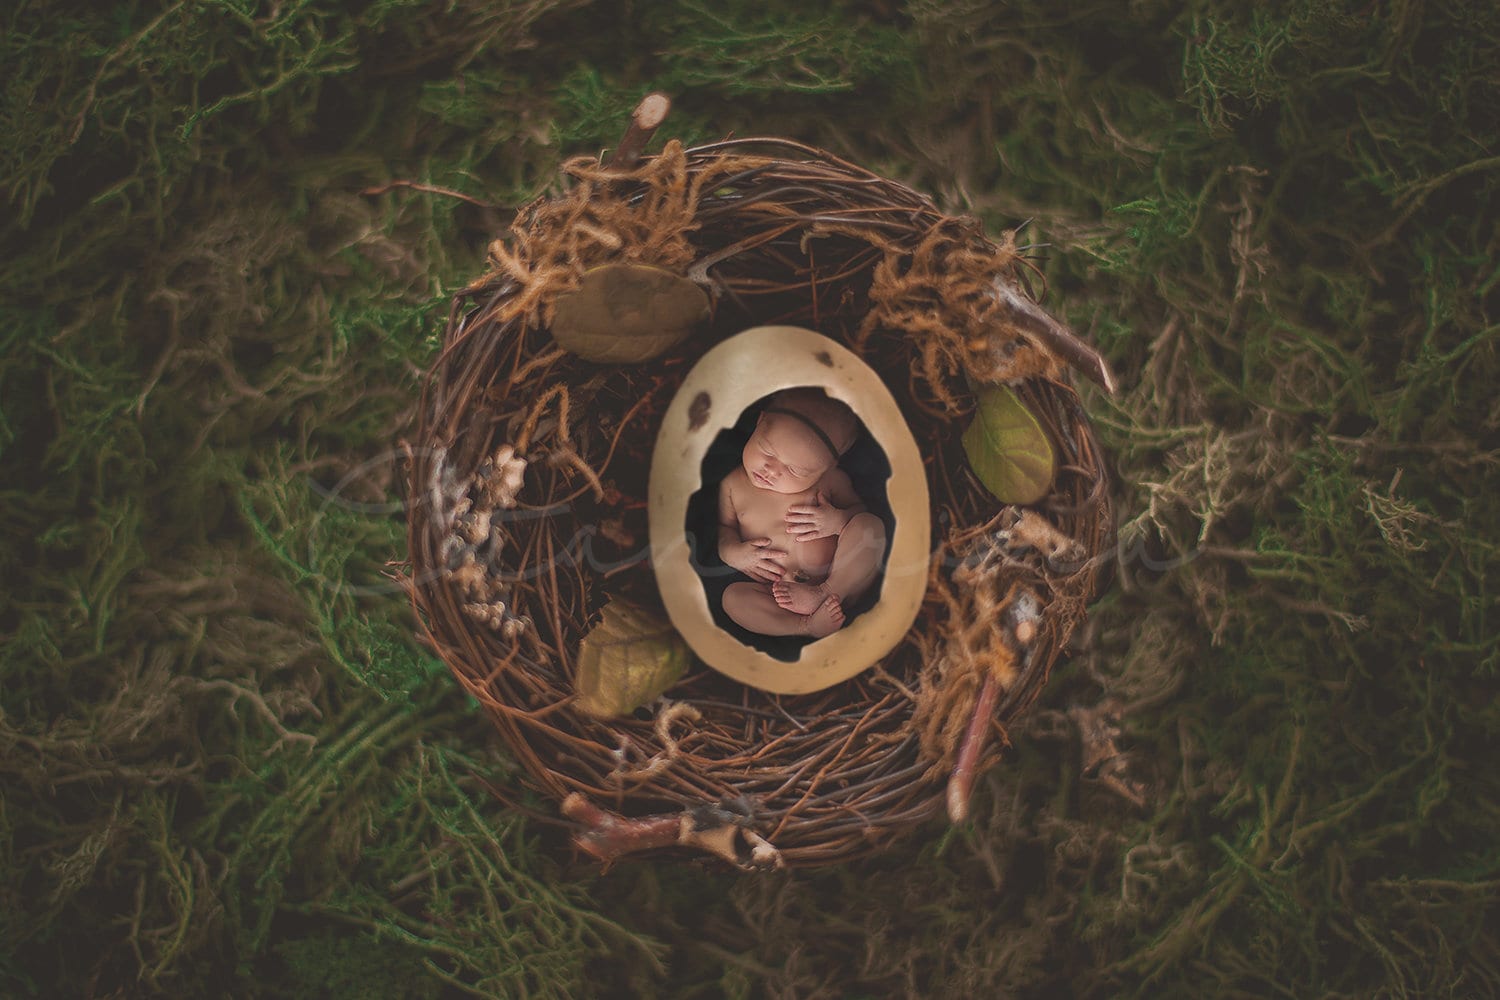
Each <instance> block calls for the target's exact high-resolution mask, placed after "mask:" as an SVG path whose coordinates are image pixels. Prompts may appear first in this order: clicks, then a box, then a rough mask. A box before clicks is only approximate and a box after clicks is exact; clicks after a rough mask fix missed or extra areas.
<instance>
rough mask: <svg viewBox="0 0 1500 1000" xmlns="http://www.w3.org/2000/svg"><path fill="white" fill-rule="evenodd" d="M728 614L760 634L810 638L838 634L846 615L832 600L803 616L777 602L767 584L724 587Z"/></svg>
mask: <svg viewBox="0 0 1500 1000" xmlns="http://www.w3.org/2000/svg"><path fill="white" fill-rule="evenodd" d="M724 613H725V614H727V615H728V616H729V617H730V619H731V620H733V621H734V622H735V623H736V624H738V625H740V626H742V627H744V628H747V629H749V630H750V631H751V632H755V633H756V634H758V635H810V636H814V637H818V638H821V637H822V636H825V635H831V634H832V633H834V632H837V631H838V630H839V629H840V628H841V627H843V624H844V612H843V609H842V608H841V607H840V606H839V603H838V601H837V600H836V599H833V598H829V599H828V601H826V602H824V603H823V604H822V605H820V606H819V607H818V608H816V609H815V610H814V611H813V612H812V613H811V614H805V615H799V614H797V613H796V612H793V611H787V610H785V609H784V608H782V607H780V606H779V605H778V604H777V603H776V598H775V597H773V596H772V595H771V588H770V586H769V585H768V584H764V583H745V582H743V581H741V582H740V583H731V584H730V585H729V586H728V587H725V588H724Z"/></svg>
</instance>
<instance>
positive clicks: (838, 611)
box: [803, 594, 844, 639]
mask: <svg viewBox="0 0 1500 1000" xmlns="http://www.w3.org/2000/svg"><path fill="white" fill-rule="evenodd" d="M843 627H844V606H843V605H842V604H840V603H839V599H838V598H837V597H834V596H833V595H832V594H829V595H828V596H827V597H826V598H824V599H823V603H822V604H819V605H818V606H817V608H816V609H815V610H814V611H813V613H812V614H810V615H808V616H807V618H806V619H805V624H804V625H803V628H804V629H805V630H806V631H807V634H808V635H810V636H812V637H813V638H814V639H821V638H823V637H824V636H825V635H833V633H835V632H837V631H838V630H839V629H841V628H843Z"/></svg>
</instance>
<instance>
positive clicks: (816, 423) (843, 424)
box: [741, 388, 860, 493]
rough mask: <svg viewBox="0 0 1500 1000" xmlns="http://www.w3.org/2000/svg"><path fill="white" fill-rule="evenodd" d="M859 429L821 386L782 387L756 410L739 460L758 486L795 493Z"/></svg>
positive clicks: (818, 473) (818, 475)
mask: <svg viewBox="0 0 1500 1000" xmlns="http://www.w3.org/2000/svg"><path fill="white" fill-rule="evenodd" d="M859 430H860V425H859V418H858V417H856V416H855V415H854V411H853V410H851V409H849V407H847V406H845V405H844V404H843V403H841V402H839V401H838V400H836V399H830V398H829V397H828V396H827V395H826V394H825V393H824V392H823V391H822V390H821V389H812V388H797V389H786V390H783V391H781V392H778V393H776V394H775V395H774V396H772V397H771V399H770V401H769V402H768V403H767V404H766V408H765V409H764V410H762V411H761V414H760V419H759V420H758V421H757V422H756V424H755V433H754V434H752V435H750V440H749V442H748V443H747V444H746V445H745V451H744V454H743V457H742V458H741V461H742V463H743V464H744V466H745V472H746V473H747V474H748V475H749V476H750V481H751V482H752V483H754V484H755V486H756V487H758V488H759V489H763V490H773V491H775V492H777V493H801V492H802V491H803V490H806V489H811V488H812V486H813V485H814V484H815V483H817V481H818V480H819V479H821V478H822V477H823V474H824V473H826V472H827V471H828V470H829V469H831V468H833V467H834V466H835V465H837V464H838V461H839V456H841V455H842V454H843V453H844V452H846V451H848V450H849V448H850V446H851V445H853V444H854V441H855V439H856V438H857V437H859Z"/></svg>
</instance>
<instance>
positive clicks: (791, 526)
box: [786, 469, 865, 542]
mask: <svg viewBox="0 0 1500 1000" xmlns="http://www.w3.org/2000/svg"><path fill="white" fill-rule="evenodd" d="M864 512H865V505H864V504H863V503H861V502H860V499H859V494H857V493H855V492H854V484H853V483H851V482H850V481H849V475H848V473H846V472H844V470H843V469H830V470H829V471H828V473H827V475H825V476H824V477H823V478H822V479H821V480H819V482H818V491H817V495H816V496H815V497H814V499H813V502H812V503H809V504H796V505H794V506H791V507H788V508H787V511H786V530H787V534H789V535H791V536H792V537H793V538H795V539H797V540H798V541H799V542H807V541H812V540H813V539H815V538H831V537H833V536H835V535H838V534H840V533H841V532H842V531H843V530H844V526H845V525H847V524H848V523H849V522H850V521H851V520H853V519H854V516H855V515H856V514H862V513H864Z"/></svg>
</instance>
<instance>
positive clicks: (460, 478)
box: [409, 139, 1112, 867]
mask: <svg viewBox="0 0 1500 1000" xmlns="http://www.w3.org/2000/svg"><path fill="white" fill-rule="evenodd" d="M564 171H565V173H566V175H567V176H568V177H569V178H570V179H571V186H570V188H569V189H568V190H567V192H566V193H565V194H562V195H560V196H557V197H553V198H545V199H541V200H539V201H537V202H535V203H533V204H532V205H530V206H528V207H527V208H525V209H523V210H522V211H521V213H520V214H519V216H518V218H517V220H516V223H515V225H514V226H513V229H512V235H511V238H510V239H509V240H507V241H504V242H497V243H495V244H494V245H493V246H492V248H491V269H490V271H489V272H488V273H487V274H486V275H485V276H484V277H482V278H481V279H479V280H477V281H475V282H474V283H473V284H471V285H470V286H468V287H467V288H465V289H463V290H462V292H460V293H459V295H458V296H457V297H456V298H455V300H454V303H453V309H452V313H451V315H450V319H449V323H448V328H447V331H446V333H445V338H444V348H443V351H442V354H441V356H440V358H439V359H438V361H437V362H436V364H435V366H434V368H433V370H432V372H431V374H430V378H429V380H428V383H427V386H426V390H425V394H424V399H423V402H422V408H421V423H420V427H419V430H418V442H417V444H418V447H416V448H414V449H413V450H412V453H411V462H410V489H411V498H412V501H413V502H412V503H411V505H410V515H409V541H410V556H411V564H412V574H413V576H412V593H413V597H414V601H415V604H416V607H417V610H418V612H419V617H420V618H421V619H422V620H423V621H424V623H425V628H426V632H427V638H428V640H429V641H430V642H431V643H432V645H433V647H434V648H435V649H436V650H437V651H438V653H439V654H440V655H441V656H442V658H443V659H444V660H445V661H446V662H447V663H448V664H449V666H450V667H451V668H452V670H453V672H454V674H455V675H456V676H457V678H458V679H459V680H460V682H461V683H462V684H463V686H464V687H465V688H466V689H467V690H468V691H469V692H470V693H471V694H472V695H473V696H474V697H475V698H476V699H478V701H479V703H480V704H481V705H483V706H484V708H485V710H486V711H487V712H489V713H490V715H491V716H492V717H493V719H494V721H495V723H496V725H497V726H498V727H499V730H500V732H501V733H502V735H503V737H504V739H505V741H506V743H507V744H508V745H509V747H510V748H511V750H512V751H513V753H514V754H515V755H516V757H517V758H518V759H519V761H520V762H521V763H522V764H523V765H524V767H525V769H526V771H527V772H528V774H529V775H530V777H531V779H532V780H533V781H534V783H535V784H536V785H537V786H538V787H539V788H540V789H541V790H542V791H543V792H544V793H546V794H548V795H550V796H551V797H553V798H554V799H556V800H558V801H559V802H561V803H562V804H563V811H564V813H565V814H566V815H567V816H569V817H570V819H571V820H573V821H574V822H576V823H577V824H578V842H579V844H580V845H581V846H582V847H584V848H585V849H587V850H589V851H591V852H592V853H594V854H595V855H597V856H599V857H601V858H605V859H609V858H612V857H614V856H617V855H619V854H621V853H625V852H628V851H631V850H636V849H640V848H655V847H661V846H667V845H676V847H677V848H678V849H680V848H681V847H682V846H683V845H687V846H692V847H697V848H702V849H707V850H710V851H713V852H714V853H716V854H719V855H721V856H723V857H725V858H727V859H729V860H731V861H732V862H734V863H738V864H742V865H745V866H762V867H763V866H768V865H781V864H785V865H813V864H821V863H827V862H833V861H838V860H842V859H847V858H852V857H855V856H858V855H861V854H865V853H868V852H871V851H874V850H878V849H880V848H881V847H882V846H884V845H885V844H887V843H888V842H890V841H891V840H892V839H893V838H895V837H897V836H899V835H900V834H902V833H904V832H906V831H908V830H910V829H911V828H912V827H913V826H915V825H916V824H918V823H920V822H922V821H923V820H925V819H927V818H928V817H929V816H931V815H933V814H934V812H935V811H937V810H939V809H941V807H942V803H943V800H944V795H945V792H946V793H947V794H948V796H949V808H950V813H953V814H954V815H955V816H961V815H962V812H963V809H964V808H965V807H966V804H967V796H968V784H969V783H970V782H971V781H972V779H973V776H974V775H976V774H978V773H980V772H981V771H982V770H983V769H984V768H985V767H987V766H989V765H990V764H992V763H993V762H994V760H995V759H997V753H996V751H997V749H998V748H1000V747H1003V746H1004V745H1005V742H1006V738H1005V732H1006V730H1005V727H1006V724H1007V723H1008V722H1009V721H1010V720H1012V719H1014V718H1015V717H1016V716H1017V715H1018V714H1019V713H1021V712H1022V711H1023V710H1024V709H1025V708H1026V707H1027V706H1028V705H1030V704H1031V703H1032V702H1033V701H1034V700H1035V698H1036V697H1037V695H1038V693H1039V692H1040V690H1041V688H1042V686H1043V684H1044V683H1045V682H1046V679H1047V676H1048V674H1049V672H1050V670H1051V668H1052V665H1053V663H1054V661H1055V660H1056V658H1057V656H1058V652H1059V650H1060V649H1061V648H1062V646H1063V645H1064V644H1065V642H1066V641H1067V639H1068V637H1069V635H1070V634H1071V633H1072V631H1073V629H1074V628H1075V627H1076V626H1077V624H1078V623H1079V622H1080V621H1081V620H1082V618H1083V615H1084V608H1085V604H1086V602H1087V601H1088V600H1089V599H1090V597H1091V596H1092V594H1093V592H1094V590H1095V587H1096V585H1097V583H1098V581H1099V575H1100V568H1101V565H1102V562H1103V558H1104V554H1105V551H1106V549H1107V548H1108V546H1109V543H1110V529H1111V523H1112V518H1111V514H1110V510H1109V504H1108V500H1107V491H1106V489H1105V472H1104V467H1103V463H1102V460H1101V456H1100V454H1099V449H1098V446H1097V443H1096V441H1095V438H1094V435H1093V433H1092V431H1091V429H1090V426H1089V422H1088V420H1087V418H1086V417H1085V415H1084V413H1083V411H1082V409H1081V407H1080V405H1079V401H1078V399H1077V397H1076V395H1075V394H1074V392H1073V390H1072V389H1071V388H1070V387H1069V384H1068V381H1067V375H1066V367H1067V365H1068V364H1075V365H1077V364H1081V365H1082V366H1083V367H1084V368H1085V369H1086V370H1088V371H1089V372H1090V373H1091V374H1094V375H1096V376H1097V377H1100V378H1101V379H1103V380H1105V381H1106V382H1107V377H1108V376H1107V374H1106V373H1105V370H1104V368H1103V365H1102V363H1100V362H1099V361H1098V359H1097V356H1096V355H1094V354H1093V353H1092V352H1091V351H1090V350H1089V349H1088V348H1087V347H1086V346H1084V345H1082V344H1081V343H1079V342H1077V341H1076V340H1074V339H1073V338H1072V337H1071V335H1069V334H1068V333H1067V332H1066V330H1064V329H1063V328H1062V327H1060V326H1059V325H1057V324H1056V323H1055V322H1054V321H1052V320H1051V319H1050V318H1049V317H1047V316H1046V314H1045V313H1043V312H1042V311H1041V310H1040V309H1038V308H1037V307H1036V306H1035V305H1034V304H1033V302H1032V298H1031V296H1030V294H1029V284H1028V283H1029V281H1030V280H1031V279H1032V278H1033V277H1034V276H1033V274H1032V273H1031V271H1030V270H1029V268H1028V265H1027V262H1026V261H1025V260H1024V259H1023V258H1022V257H1021V256H1020V254H1018V252H1017V250H1016V247H1015V244H1014V239H1013V234H1010V233H1007V234H1005V236H1003V237H1002V238H1001V239H1000V241H999V242H998V243H997V242H992V241H991V240H989V239H987V238H986V237H985V236H984V235H983V233H982V232H981V231H980V229H979V227H978V225H977V223H975V222H974V221H972V220H968V219H960V218H953V217H950V216H946V215H944V214H942V213H940V212H939V211H937V209H936V208H935V207H934V206H933V205H932V203H931V202H930V201H929V200H928V199H926V198H925V197H923V196H921V195H919V194H917V193H915V192H913V191H911V190H910V189H908V188H906V187H904V186H902V185H900V184H898V183H896V182H894V181H891V180H887V179H884V178H881V177H879V176H876V175H874V174H872V173H870V172H869V171H866V170H863V169H861V168H859V167H857V166H854V165H852V164H850V163H847V162H844V161H842V160H840V159H838V158H836V157H834V156H831V155H829V154H828V153H825V152H822V151H820V150H816V149H812V148H810V147H807V146H803V145H800V144H798V143H794V142H789V141H786V140H780V139H756V140H734V141H727V142H720V143H715V144H712V145H708V146H703V147H699V148H696V149H683V148H682V147H681V146H679V145H678V144H676V143H675V142H671V143H668V144H667V146H666V148H665V149H664V150H663V152H662V153H661V154H659V155H657V156H655V157H651V158H648V159H646V160H643V161H641V162H639V163H632V164H628V165H624V166H617V165H604V164H601V163H600V162H598V161H596V160H593V159H578V160H573V161H570V162H569V163H567V164H565V166H564ZM609 261H635V262H641V263H649V264H654V265H657V266H661V267H664V268H668V269H671V270H675V271H677V272H678V273H683V274H687V275H689V276H690V277H692V278H693V279H694V280H695V281H698V282H699V283H701V284H702V285H703V286H705V287H706V288H708V289H710V291H711V293H712V294H713V296H714V302H715V305H714V314H713V318H712V321H711V323H710V324H709V328H708V329H707V330H706V331H705V332H704V333H702V334H701V335H695V336H694V337H693V338H691V339H690V340H689V341H688V342H686V343H684V344H682V345H680V346H679V347H678V348H676V349H674V350H673V351H671V352H670V353H669V354H667V355H666V356H664V357H662V358H660V359H657V360H656V361H653V362H650V363H646V364H641V365H633V366H625V367H609V366H600V365H595V364H590V363H588V362H585V361H582V360H579V359H577V358H575V357H573V356H571V355H569V354H567V353H565V352H563V351H562V350H560V349H559V348H557V347H556V345H555V344H554V343H553V341H552V340H551V337H550V335H549V333H548V329H547V327H548V323H549V321H550V310H551V303H552V302H553V301H555V298H556V296H557V295H558V294H560V293H561V292H563V291H566V290H569V289H571V288H574V287H576V286H577V283H578V280H579V278H580V276H581V275H582V273H583V272H584V270H586V269H587V268H588V267H590V266H593V265H596V264H600V263H604V262H609ZM763 323H790V324H798V325H803V326H808V327H811V328H814V329H817V330H819V331H820V332H822V333H824V334H825V335H827V336H830V337H833V338H835V339H837V340H839V341H841V342H843V343H844V344H846V345H847V346H849V347H850V349H851V350H853V351H854V352H856V353H857V354H858V355H860V356H861V357H862V358H863V359H864V360H865V361H866V363H868V364H869V365H870V366H871V367H872V368H874V369H875V371H876V372H877V373H879V374H880V375H881V376H882V378H883V379H884V380H885V382H886V384H887V386H888V387H889V388H890V389H891V391H892V394H893V395H894V396H895V398H896V400H897V403H898V405H899V406H900V407H901V409H902V412H903V415H904V416H905V418H906V420H907V422H908V424H909V426H910V427H911V430H912V432H913V434H914V436H915V437H916V439H917V443H918V446H919V448H920V449H921V451H922V453H923V454H924V456H928V457H929V464H928V468H927V475H928V479H929V486H930V492H931V498H932V511H931V513H932V519H931V520H932V525H933V537H932V553H933V555H932V559H931V564H930V571H929V579H928V586H927V595H926V600H925V602H924V604H923V607H922V610H921V612H920V615H919V617H918V619H917V622H916V623H915V625H914V626H913V627H912V629H911V630H910V632H909V633H908V635H907V636H906V638H905V639H904V641H902V642H901V643H900V644H899V645H898V646H897V647H896V648H895V649H894V650H893V651H892V652H891V653H890V654H889V655H887V656H886V657H885V658H884V659H883V660H882V661H881V662H880V663H879V664H878V665H877V666H876V667H875V668H873V669H871V670H869V671H867V672H865V673H863V674H861V675H860V676H858V677H856V678H855V679H854V680H852V681H848V682H845V683H843V684H840V685H837V686H835V687H833V688H830V689H828V690H825V691H823V692H820V693H817V694H811V695H801V696H797V697H784V696H776V695H771V694H767V693H764V692H761V691H757V690H753V689H750V688H747V687H744V686H742V685H739V684H736V683H734V682H733V681H730V680H728V679H727V678H725V677H723V676H721V675H719V674H717V673H715V672H714V671H711V670H708V669H706V668H704V667H702V666H699V667H698V668H697V669H695V670H693V671H690V673H689V674H688V676H687V677H685V678H684V679H683V680H682V681H681V682H680V683H679V684H677V685H676V686H674V687H673V688H672V689H671V690H669V691H668V692H667V694H666V696H665V697H664V698H663V699H661V700H660V701H659V702H657V703H656V704H655V705H654V706H652V707H650V708H648V709H647V710H642V711H640V712H638V713H637V717H632V718H624V719H617V720H611V721H601V720H599V719H596V718H592V717H590V716H588V715H586V714H584V713H582V712H580V711H578V710H577V709H576V708H575V707H574V701H575V692H574V677H575V670H576V668H577V661H578V655H577V654H578V649H579V642H580V639H581V638H582V636H583V635H584V634H585V632H586V631H587V630H588V628H589V626H590V624H591V623H592V622H593V621H596V620H597V618H598V613H599V610H600V608H601V607H602V605H603V604H604V602H605V600H606V599H609V598H611V597H616V596H623V597H627V598H629V599H630V600H632V601H635V602H637V603H640V604H643V605H646V606H648V607H650V606H655V607H659V606H660V602H659V598H658V597H657V596H656V593H655V584H654V581H653V579H652V575H651V570H650V567H649V564H648V561H647V558H646V555H647V551H646V544H647V537H646V512H645V497H646V481H645V475H646V470H647V469H648V468H649V465H650V461H649V457H650V456H649V453H650V448H651V445H652V443H653V442H654V440H655V438H656V433H657V430H658V428H659V424H660V419H661V416H662V414H663V412H664V411H665V409H666V407H667V405H668V403H669V402H670V400H671V399H672V396H673V393H674V391H675V388H676V386H677V385H678V384H680V382H681V381H682V378H683V376H684V375H685V373H686V371H687V370H688V369H689V368H690V367H691V365H692V363H693V362H694V361H695V360H696V359H697V358H698V357H700V356H701V355H702V354H703V353H704V352H706V351H707V350H708V349H709V348H710V347H712V346H713V345H714V344H715V343H717V342H719V341H720V340H722V339H723V338H725V337H727V336H730V335H732V334H733V333H735V332H737V331H738V330H740V329H743V328H745V327H747V326H752V325H757V324H763ZM983 382H1007V383H1009V384H1011V385H1012V386H1013V388H1015V389H1016V391H1017V392H1018V394H1019V395H1020V397H1021V398H1022V400H1023V401H1024V402H1025V404H1026V405H1027V406H1028V407H1029V408H1030V409H1031V410H1032V412H1033V413H1035V414H1036V415H1037V416H1038V417H1039V418H1040V420H1041V422H1042V423H1043V426H1044V427H1045V428H1046V430H1047V431H1048V433H1049V435H1050V437H1051V438H1052V441H1053V444H1054V446H1055V447H1056V449H1057V452H1058V455H1059V459H1060V461H1059V468H1060V471H1059V474H1058V476H1057V479H1056V483H1055V486H1054V489H1053V491H1052V493H1051V494H1050V495H1049V496H1048V497H1047V498H1045V500H1044V501H1043V502H1041V503H1040V504H1037V505H1035V506H1033V507H1031V508H1027V509H1024V510H1023V509H1019V508H1015V507H1009V506H1006V505H1003V504H1001V503H999V502H998V501H996V500H995V499H994V498H993V497H992V496H991V495H990V494H989V493H988V492H986V491H985V489H984V488H983V487H982V486H980V485H979V483H978V482H977V480H976V479H975V478H974V476H973V474H972V473H971V472H970V471H969V469H968V466H967V463H966V461H965V458H964V455H963V452H962V449H961V447H960V446H959V443H958V439H959V436H960V434H961V432H962V430H963V428H964V427H965V426H966V424H967V423H968V421H969V419H970V418H971V416H972V413H973V408H974V395H973V389H972V388H971V387H972V386H974V385H977V384H980V383H983Z"/></svg>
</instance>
